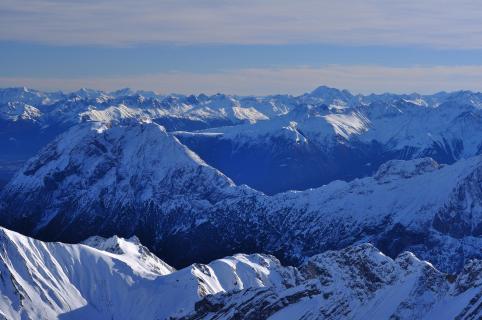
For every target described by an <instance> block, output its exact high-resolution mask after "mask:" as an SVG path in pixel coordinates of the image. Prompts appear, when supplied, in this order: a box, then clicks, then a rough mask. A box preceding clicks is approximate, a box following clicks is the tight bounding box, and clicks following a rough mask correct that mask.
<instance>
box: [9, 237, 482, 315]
mask: <svg viewBox="0 0 482 320" xmlns="http://www.w3.org/2000/svg"><path fill="white" fill-rule="evenodd" d="M0 240H1V241H0V275H1V281H0V291H1V292H2V295H1V297H0V316H3V317H4V318H6V319H20V318H25V317H28V318H35V319H55V318H58V319H86V318H89V319H105V318H109V319H110V318H112V319H181V318H182V319H268V318H269V319H366V318H373V319H388V318H397V319H454V318H457V319H478V317H479V316H480V314H481V312H482V310H481V308H482V307H481V306H482V261H480V260H471V261H470V262H468V263H467V265H466V266H465V267H464V268H463V270H462V272H460V273H459V274H458V275H455V276H452V275H447V274H445V273H442V272H440V271H438V270H437V269H435V268H434V267H433V266H432V265H431V264H430V263H428V262H425V261H421V260H419V259H417V258H416V257H415V256H414V255H413V254H412V253H410V252H405V253H403V254H401V255H399V257H398V258H397V259H395V260H393V259H391V258H389V257H387V256H385V255H384V254H382V253H381V252H380V251H378V250H377V249H376V248H375V247H374V246H372V245H370V244H360V245H355V246H351V247H348V248H346V249H343V250H339V251H327V252H325V253H322V254H319V255H315V256H313V257H311V258H310V259H308V260H307V261H306V262H305V263H304V264H303V265H302V266H301V267H300V268H294V267H286V266H282V265H281V264H280V262H279V261H278V260H277V259H276V258H275V257H273V256H269V255H263V254H250V255H246V254H237V255H234V256H231V257H226V258H223V259H218V260H215V261H213V262H211V263H209V264H207V265H205V264H193V265H191V266H189V267H186V268H184V269H181V270H178V271H176V270H175V269H173V268H172V267H170V266H168V265H167V264H165V263H164V262H163V261H161V260H160V259H158V258H157V257H155V256H154V255H152V254H151V253H150V252H149V251H148V250H147V248H145V247H143V246H142V245H141V244H140V243H139V241H138V239H136V238H131V239H123V238H118V237H112V238H108V239H105V238H100V237H95V238H90V239H88V240H87V241H85V242H84V244H72V245H68V244H63V243H46V242H41V241H38V240H34V239H32V238H28V237H25V236H23V235H20V234H18V233H16V232H12V231H9V230H7V229H4V228H0Z"/></svg>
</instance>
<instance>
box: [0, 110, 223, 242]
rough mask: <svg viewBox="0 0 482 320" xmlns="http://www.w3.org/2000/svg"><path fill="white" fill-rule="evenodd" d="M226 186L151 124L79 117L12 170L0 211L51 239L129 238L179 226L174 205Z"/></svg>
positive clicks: (205, 201) (198, 203) (206, 197)
mask: <svg viewBox="0 0 482 320" xmlns="http://www.w3.org/2000/svg"><path fill="white" fill-rule="evenodd" d="M232 185H233V184H232V182H231V181H230V180H229V179H228V178H227V177H225V176H224V175H222V174H221V173H220V172H218V171H217V170H215V169H213V168H211V167H209V166H207V165H206V164H205V163H204V162H203V161H202V160H201V159H200V158H199V157H198V156H197V155H196V154H194V153H193V152H191V151H190V150H189V149H187V148H186V147H185V146H183V145H182V144H180V143H179V141H178V140H177V139H176V138H175V137H173V136H171V135H170V134H168V133H167V132H166V131H165V130H164V128H163V127H161V126H159V125H157V124H155V123H139V122H137V121H135V120H129V119H127V120H125V121H123V122H121V123H118V124H116V125H115V126H111V125H109V124H105V123H99V122H86V123H83V124H81V125H79V126H78V127H74V128H72V129H70V130H69V131H68V132H66V133H65V134H63V135H62V136H61V137H59V138H58V139H57V140H56V141H54V142H53V143H52V144H50V145H48V146H47V147H46V148H45V149H44V150H43V151H42V152H41V153H40V154H39V155H38V156H37V157H34V158H33V159H31V160H30V161H29V162H28V163H27V164H26V165H25V167H24V168H23V169H22V170H21V171H19V173H18V174H17V175H16V176H15V177H14V178H13V179H12V181H11V182H10V183H9V184H8V185H7V186H6V187H5V188H4V189H3V191H2V198H3V201H2V204H1V205H0V206H1V207H2V209H0V210H1V211H2V213H1V214H0V215H1V216H2V223H4V225H7V226H13V225H16V226H17V227H18V228H20V229H18V228H16V230H23V231H24V232H26V233H29V234H31V233H33V234H38V235H43V236H45V237H47V238H53V239H63V240H73V241H78V240H81V239H82V238H84V237H85V235H86V234H92V235H94V234H107V235H111V234H121V235H129V236H130V235H132V234H133V233H134V231H136V230H137V231H139V228H140V226H141V225H142V226H143V227H142V228H143V229H142V230H143V232H147V230H146V229H145V228H153V230H152V231H151V232H152V233H157V232H158V230H156V229H155V226H156V224H158V223H161V224H162V223H163V221H162V220H166V221H164V223H166V224H174V225H175V228H178V227H180V226H181V224H182V223H183V222H182V221H183V218H182V217H179V218H177V220H176V221H172V222H169V221H170V219H173V218H174V217H175V216H176V211H178V210H180V209H179V208H185V209H187V208H192V210H193V212H197V211H201V210H202V209H203V208H205V207H206V206H208V205H209V204H210V201H216V199H217V198H219V197H221V196H223V198H224V197H225V195H224V193H225V192H229V189H230V188H231V186H232ZM27 194H28V195H29V196H28V197H27V198H25V196H26V195H27ZM35 208H36V209H35ZM7 212H10V213H7ZM156 218H159V220H158V221H152V220H154V219H156ZM186 218H188V217H186ZM151 222H152V223H154V224H151V225H150V226H149V224H150V223H151ZM79 224H82V228H78V225H79ZM101 229H102V230H103V231H101ZM121 230H122V231H121Z"/></svg>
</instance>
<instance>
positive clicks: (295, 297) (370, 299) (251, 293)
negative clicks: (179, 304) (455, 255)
mask: <svg viewBox="0 0 482 320" xmlns="http://www.w3.org/2000/svg"><path fill="white" fill-rule="evenodd" d="M474 264H479V260H474V261H472V262H470V263H469V264H468V265H467V267H466V268H465V269H464V271H463V272H462V273H461V274H459V275H458V276H456V277H455V280H453V279H452V280H449V279H451V277H448V276H447V275H446V274H444V273H441V272H439V271H438V270H437V269H435V268H434V267H433V266H432V265H431V264H429V263H427V262H424V261H420V260H418V259H417V258H416V257H415V256H414V255H413V254H412V253H410V252H404V253H403V254H401V255H400V256H399V257H398V258H397V259H395V260H392V259H390V258H389V257H387V256H384V255H383V254H382V253H380V252H379V251H378V250H377V249H376V248H374V247H373V246H371V245H368V244H365V245H359V246H353V247H349V248H347V249H344V250H341V251H329V252H326V253H323V254H320V255H317V256H314V257H312V258H310V259H309V260H308V261H307V262H306V263H305V264H304V265H303V266H302V267H301V274H302V277H303V278H304V280H303V281H302V282H301V284H299V285H297V286H295V287H291V288H287V289H286V290H283V291H279V290H273V289H272V288H253V289H250V290H248V291H246V292H245V291H241V292H236V293H231V294H223V295H214V296H208V297H206V298H204V299H203V300H201V301H200V302H198V303H196V311H195V312H194V313H193V314H191V315H190V316H188V317H186V319H478V317H480V315H481V312H482V310H480V302H481V301H480V299H482V293H481V287H480V283H479V280H480V279H478V278H480V277H479V276H475V274H477V273H479V274H480V271H481V270H480V266H475V265H474ZM467 278H470V280H469V283H470V284H469V285H468V286H464V285H461V283H463V282H465V281H466V279H467ZM461 288H463V289H461ZM460 290H462V291H463V292H465V293H462V291H460ZM462 296H464V298H462V299H460V300H459V298H458V297H462ZM450 301H454V302H450ZM455 301H460V302H461V304H460V305H458V306H455V304H456V302H455ZM462 301H464V302H462Z"/></svg>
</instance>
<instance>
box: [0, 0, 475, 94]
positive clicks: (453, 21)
mask: <svg viewBox="0 0 482 320" xmlns="http://www.w3.org/2000/svg"><path fill="white" fill-rule="evenodd" d="M480 21H482V5H481V4H480V2H479V1H472V0H470V1H469V0H458V1H455V0H452V1H448V0H418V1H414V0H405V1H392V0H363V1H360V0H337V1H325V0H297V1H287V0H224V1H223V0H191V1H188V0H136V1H131V0H76V1H74V0H2V1H1V2H0V87H11V86H27V87H31V88H36V89H40V90H65V91H71V90H76V89H78V88H81V87H88V88H96V89H102V90H108V91H110V90H114V89H119V88H123V87H131V88H133V89H144V90H154V91H156V92H159V93H201V92H204V93H210V94H212V93H217V92H223V93H232V94H242V95H248V94H253V95H263V94H274V93H290V94H300V93H303V92H307V91H310V90H312V89H314V88H315V87H317V86H320V85H328V86H333V87H337V88H343V89H348V90H350V91H352V92H354V93H372V92H375V93H381V92H387V91H389V92H396V93H409V92H419V93H433V92H437V91H442V90H445V91H453V90H461V89H468V90H474V91H482V23H480Z"/></svg>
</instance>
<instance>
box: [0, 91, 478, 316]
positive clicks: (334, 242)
mask: <svg viewBox="0 0 482 320" xmlns="http://www.w3.org/2000/svg"><path fill="white" fill-rule="evenodd" d="M481 129H482V93H476V92H470V91H459V92H452V93H446V92H440V93H437V94H433V95H419V94H406V95H398V94H389V93H387V94H378V95H375V94H372V95H354V94H352V93H350V92H348V91H347V90H338V89H334V88H328V87H324V86H323V87H319V88H317V89H315V90H314V91H312V92H309V93H306V94H303V95H300V96H291V95H272V96H264V97H254V96H249V97H241V96H234V95H224V94H215V95H211V96H208V95H204V94H200V95H190V96H187V95H178V94H174V95H158V94H156V93H154V92H147V91H133V90H130V89H121V90H118V91H115V92H102V91H98V90H92V89H81V90H79V91H76V92H72V93H63V92H53V93H49V92H41V91H36V90H32V89H27V88H7V89H0V150H2V151H4V152H2V154H1V155H0V181H1V182H0V226H2V227H4V228H2V229H1V232H0V234H1V239H2V241H1V242H0V250H1V251H0V258H1V260H0V261H2V265H1V266H0V267H1V268H2V269H0V286H1V287H0V288H1V292H2V294H3V295H2V297H0V315H3V317H5V318H7V319H10V318H13V319H17V318H19V319H20V318H24V317H27V318H28V317H30V318H32V317H34V318H35V316H33V315H35V314H39V312H40V310H41V312H42V313H41V315H39V316H38V317H40V318H44V319H50V318H59V319H62V318H67V319H84V318H86V317H88V318H95V317H97V318H106V317H111V318H115V319H118V318H119V319H124V318H131V317H133V315H136V316H142V317H143V318H149V319H151V318H152V319H169V317H171V318H175V319H178V318H179V319H267V318H270V319H287V318H293V319H366V318H367V317H368V318H373V319H378V318H380V319H385V318H386V319H388V318H390V317H391V318H395V319H396V318H399V319H420V318H427V319H443V318H447V319H452V318H458V319H479V317H480V316H481V314H482V309H481V308H482V304H481V299H482V290H481V287H480V285H481V279H482V278H481V274H482V270H481V268H480V266H481V262H480V259H482V250H481V248H482V184H481V181H482V134H481V131H480V130H481ZM5 228H6V229H5ZM10 230H12V231H10ZM16 232H20V233H21V234H23V235H20V234H17V233H16ZM33 238H35V239H39V240H33ZM42 241H49V242H42ZM51 241H60V242H62V243H58V242H51ZM141 243H142V245H141ZM417 257H418V258H417ZM288 266H291V267H288ZM176 269H179V271H176ZM233 279H234V280H233ZM99 283H102V285H101V286H98V285H97V284H99ZM131 292H133V293H131ZM159 296H166V297H169V298H166V299H161V300H159V299H157V297H159ZM181 297H182V298H181ZM146 306H149V307H146ZM446 306H449V307H446ZM131 315H132V316H131Z"/></svg>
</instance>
